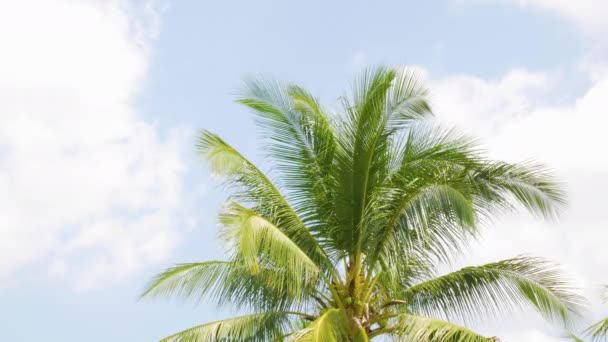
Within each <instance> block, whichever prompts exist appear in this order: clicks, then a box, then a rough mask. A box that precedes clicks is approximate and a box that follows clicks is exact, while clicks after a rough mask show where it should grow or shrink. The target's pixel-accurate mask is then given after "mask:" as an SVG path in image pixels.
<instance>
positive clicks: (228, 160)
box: [198, 131, 335, 272]
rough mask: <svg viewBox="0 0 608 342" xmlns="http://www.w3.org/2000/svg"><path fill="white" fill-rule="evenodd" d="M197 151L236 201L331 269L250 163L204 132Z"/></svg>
mask: <svg viewBox="0 0 608 342" xmlns="http://www.w3.org/2000/svg"><path fill="white" fill-rule="evenodd" d="M198 149H199V152H200V154H201V155H202V156H203V157H204V158H205V159H206V160H207V161H208V162H209V164H210V165H211V169H212V170H213V172H214V173H216V174H219V175H222V176H224V177H227V183H228V185H229V186H230V187H231V189H232V190H233V195H234V197H235V199H236V200H239V201H243V202H245V203H251V204H252V205H254V206H255V208H256V211H258V212H259V213H260V214H262V215H264V217H266V218H267V219H268V220H269V221H270V222H272V223H274V224H276V223H277V222H280V223H281V224H280V225H279V227H280V229H281V230H283V231H284V233H285V234H286V235H287V236H288V237H289V238H290V239H291V240H292V241H293V242H294V243H295V244H296V245H298V247H300V249H302V251H304V253H306V254H307V255H308V256H309V257H310V258H311V259H312V260H313V261H315V263H316V264H317V265H318V266H319V267H322V268H323V269H327V268H329V269H330V270H331V269H332V268H333V266H332V264H331V262H330V260H329V259H328V256H327V255H326V254H325V251H324V250H323V249H322V248H321V245H320V243H319V241H318V240H317V239H315V238H314V236H313V235H312V234H311V232H310V231H309V230H308V228H307V227H306V226H305V225H304V223H303V222H302V220H301V219H300V217H299V216H298V214H297V213H296V212H295V211H294V209H293V208H292V207H291V205H290V204H289V203H288V202H287V200H286V199H285V197H283V195H282V194H281V192H280V191H279V190H278V189H277V187H276V186H275V185H274V184H273V183H272V182H271V181H270V180H269V179H268V177H266V175H265V174H264V173H263V172H262V171H260V170H259V169H258V168H257V167H256V166H255V165H254V164H253V163H251V162H250V161H249V160H247V159H246V158H245V157H243V156H242V155H241V154H240V153H239V152H238V151H236V150H235V149H234V148H233V147H232V146H230V145H228V144H227V143H226V142H225V141H224V140H223V139H221V138H220V137H218V136H217V135H215V134H213V133H210V132H207V131H203V132H202V133H201V135H200V137H199V141H198ZM331 271H333V272H335V271H334V270H331Z"/></svg>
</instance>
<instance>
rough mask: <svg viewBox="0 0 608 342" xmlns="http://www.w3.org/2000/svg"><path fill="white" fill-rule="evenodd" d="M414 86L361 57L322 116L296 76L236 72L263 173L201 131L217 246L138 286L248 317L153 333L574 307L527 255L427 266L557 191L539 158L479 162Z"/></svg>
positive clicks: (555, 204) (321, 334) (365, 329)
mask: <svg viewBox="0 0 608 342" xmlns="http://www.w3.org/2000/svg"><path fill="white" fill-rule="evenodd" d="M427 95H428V91H427V90H426V89H425V87H424V86H423V85H422V83H421V82H420V81H419V79H418V78H417V77H416V75H415V73H414V72H412V71H409V70H396V69H390V68H375V69H370V70H368V71H366V72H364V73H363V74H362V75H361V76H360V77H359V78H357V79H356V81H355V82H354V87H353V90H352V93H351V95H349V96H344V97H342V98H341V104H342V106H341V107H342V113H341V115H328V114H327V113H326V111H325V110H324V109H323V107H322V106H321V105H320V104H319V102H318V101H317V100H316V99H315V98H314V97H313V96H312V95H311V94H310V93H308V92H307V91H306V90H304V89H303V88H301V87H298V86H295V85H284V84H279V83H276V82H270V81H265V80H252V81H249V82H246V86H245V90H244V92H243V93H242V95H241V96H240V97H239V98H238V101H237V102H238V103H240V104H242V105H245V106H247V107H249V108H250V109H252V110H253V112H254V113H255V117H256V122H257V125H258V127H259V128H260V130H261V135H262V136H263V138H264V142H265V144H266V145H265V149H264V150H265V152H266V156H267V157H268V158H269V160H271V161H272V163H273V164H272V165H273V172H272V173H264V172H262V171H260V169H258V168H257V167H256V166H255V165H254V164H253V163H252V162H250V161H249V160H248V159H246V158H245V157H244V156H243V155H241V154H240V153H239V152H238V151H237V150H235V149H234V148H233V147H231V146H230V145H229V144H228V143H226V142H225V141H224V140H223V139H221V138H220V137H219V136H217V135H215V134H212V133H210V132H207V131H204V132H202V133H201V135H200V138H199V141H198V148H199V151H200V154H201V155H202V156H203V157H204V158H205V159H206V160H207V161H208V162H209V164H210V166H211V169H212V171H213V172H214V173H216V174H218V175H221V176H223V177H224V178H225V180H226V184H227V186H228V187H229V189H230V190H231V194H232V195H231V197H230V201H229V202H228V203H227V204H226V205H225V207H224V208H223V210H222V212H221V213H220V215H219V222H220V224H221V229H220V234H219V236H220V239H221V240H222V241H223V242H225V243H226V245H227V249H228V258H227V260H225V261H205V262H197V263H192V264H180V265H177V266H175V267H173V268H170V269H168V270H166V271H165V272H164V273H162V274H160V275H158V276H157V277H156V278H155V279H154V280H153V281H152V282H151V283H150V284H149V286H148V287H147V289H146V290H145V292H144V296H158V295H170V296H177V297H181V298H187V299H193V300H199V299H201V298H203V297H206V298H211V299H214V300H216V301H217V303H218V304H219V305H229V306H231V307H233V308H236V309H239V310H247V311H251V312H253V313H251V314H249V315H245V316H240V317H236V318H231V319H226V320H222V321H217V322H211V323H206V324H203V325H200V326H196V327H193V328H190V329H187V330H184V331H182V332H179V333H177V334H174V335H171V336H169V337H167V338H165V339H163V341H176V342H177V341H216V340H226V341H277V340H293V341H369V340H370V339H372V338H375V337H378V336H383V335H387V336H390V337H392V338H395V339H397V340H401V341H462V342H466V341H492V340H494V339H493V338H487V337H483V336H482V335H480V334H477V333H475V332H474V331H472V330H469V329H467V328H465V327H464V326H461V325H458V324H455V323H450V322H449V321H450V320H451V321H461V322H463V323H466V322H467V320H470V319H479V318H481V317H486V316H487V315H488V314H499V313H503V312H505V311H507V310H509V309H514V308H519V307H521V306H524V305H527V306H529V307H530V308H534V309H536V310H537V311H538V312H540V314H542V315H544V316H545V317H546V318H548V319H557V320H560V321H563V322H568V321H569V320H570V319H571V318H572V317H573V315H576V314H578V312H579V311H580V307H581V299H580V298H579V297H578V296H577V295H575V294H573V293H572V292H571V291H570V289H569V287H568V284H567V283H566V282H564V280H563V279H562V278H561V276H560V275H559V273H558V272H557V271H556V270H555V268H554V267H553V266H552V265H551V264H548V263H547V262H545V261H543V260H540V259H537V258H530V257H516V258H513V259H508V260H503V261H498V262H494V263H491V264H486V265H482V266H475V267H467V268H463V269H461V270H458V271H455V272H453V273H449V274H446V275H441V276H438V275H437V274H436V272H437V267H438V265H440V264H442V263H445V262H448V261H449V260H450V259H451V258H453V257H454V256H455V255H457V254H458V253H459V252H461V251H462V250H463V248H464V247H465V246H466V244H467V242H468V241H470V240H471V238H474V237H476V236H477V234H478V231H479V230H478V226H479V223H480V222H482V221H484V220H488V219H490V218H492V217H493V216H495V215H496V214H497V213H499V212H502V211H505V210H508V209H511V208H512V207H513V205H515V204H517V203H519V204H520V205H521V206H523V207H525V208H527V209H528V210H530V211H532V212H533V213H536V214H539V215H541V216H545V217H554V216H555V215H556V213H557V211H558V209H559V208H560V206H561V204H562V203H563V199H564V195H563V192H562V191H561V189H560V187H559V185H558V184H557V183H556V182H555V181H554V180H553V178H552V177H551V175H550V174H549V173H548V172H547V171H546V169H545V168H543V167H542V166H540V165H537V164H533V163H525V164H510V163H505V162H500V161H492V160H489V159H487V158H486V157H485V156H484V153H483V151H482V150H481V149H480V148H479V147H478V145H477V144H476V143H475V141H474V140H471V139H469V138H467V137H466V136H463V135H459V134H457V133H456V132H455V131H454V130H447V129H442V128H440V127H439V126H437V125H436V124H434V123H433V121H432V120H431V119H430V117H431V116H432V115H431V108H430V106H429V103H428V99H427V97H428V96H427ZM271 175H272V176H274V177H271ZM271 178H272V180H271Z"/></svg>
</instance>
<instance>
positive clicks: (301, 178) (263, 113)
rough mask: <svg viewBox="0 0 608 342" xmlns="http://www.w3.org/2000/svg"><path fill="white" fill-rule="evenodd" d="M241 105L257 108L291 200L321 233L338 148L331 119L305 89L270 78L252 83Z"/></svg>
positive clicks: (267, 147) (272, 155) (262, 130)
mask: <svg viewBox="0 0 608 342" xmlns="http://www.w3.org/2000/svg"><path fill="white" fill-rule="evenodd" d="M237 102H239V103H240V104H243V105H245V106H247V107H249V108H251V109H253V111H254V113H255V114H256V119H257V122H258V127H259V128H260V129H261V133H262V134H261V135H262V137H263V139H264V140H263V141H264V142H265V143H266V148H265V151H266V154H267V155H268V156H269V157H271V158H272V159H273V160H274V161H275V162H276V164H277V169H278V170H279V171H280V173H281V180H282V181H283V183H284V184H285V186H286V195H287V197H288V199H289V201H290V202H291V203H293V205H294V207H295V208H296V210H297V211H298V212H299V213H300V216H301V217H302V219H303V221H304V222H305V223H307V224H309V228H310V229H313V230H317V231H319V230H320V228H318V229H317V227H316V226H315V225H314V224H315V223H319V222H321V221H320V217H322V216H323V214H324V213H323V212H322V210H323V209H327V206H328V205H329V203H331V199H330V197H329V196H330V195H331V192H330V191H329V190H330V188H331V186H332V182H333V179H332V176H333V172H331V167H332V164H333V156H334V151H335V148H336V142H335V136H334V131H333V127H332V125H331V122H330V120H329V117H328V116H327V115H326V114H325V113H324V111H323V109H322V108H321V105H320V104H319V102H318V101H317V100H316V99H315V98H314V97H313V96H312V95H311V94H310V93H308V92H307V91H306V90H304V89H303V88H301V87H299V86H295V85H283V84H280V83H278V82H273V81H268V80H264V79H253V80H250V81H248V82H246V84H245V89H244V90H243V92H242V94H241V96H240V98H239V99H238V100H237Z"/></svg>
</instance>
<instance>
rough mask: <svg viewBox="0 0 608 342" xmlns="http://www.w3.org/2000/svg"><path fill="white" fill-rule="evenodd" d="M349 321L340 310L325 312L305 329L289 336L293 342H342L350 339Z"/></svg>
mask: <svg viewBox="0 0 608 342" xmlns="http://www.w3.org/2000/svg"><path fill="white" fill-rule="evenodd" d="M348 329H349V327H348V321H347V318H346V317H345V316H344V313H343V312H341V311H340V310H338V309H329V310H327V311H325V312H323V313H322V314H321V315H319V317H318V318H317V319H315V320H314V321H313V322H312V323H311V324H310V325H309V326H308V327H306V328H305V329H302V330H299V331H296V332H294V333H292V334H291V335H289V336H288V340H289V341H293V342H296V341H297V342H317V341H327V342H340V341H345V340H347V339H348Z"/></svg>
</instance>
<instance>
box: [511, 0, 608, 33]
mask: <svg viewBox="0 0 608 342" xmlns="http://www.w3.org/2000/svg"><path fill="white" fill-rule="evenodd" d="M509 1H511V2H515V3H516V4H518V5H519V6H522V7H532V8H538V9H542V10H548V11H551V12H554V13H556V14H558V15H560V16H563V17H564V18H566V19H569V20H571V21H572V22H574V23H575V24H577V26H579V27H580V28H582V29H583V30H585V31H587V32H589V33H601V32H606V31H608V22H606V17H607V16H608V2H606V1H597V0H577V1H572V0H509Z"/></svg>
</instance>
